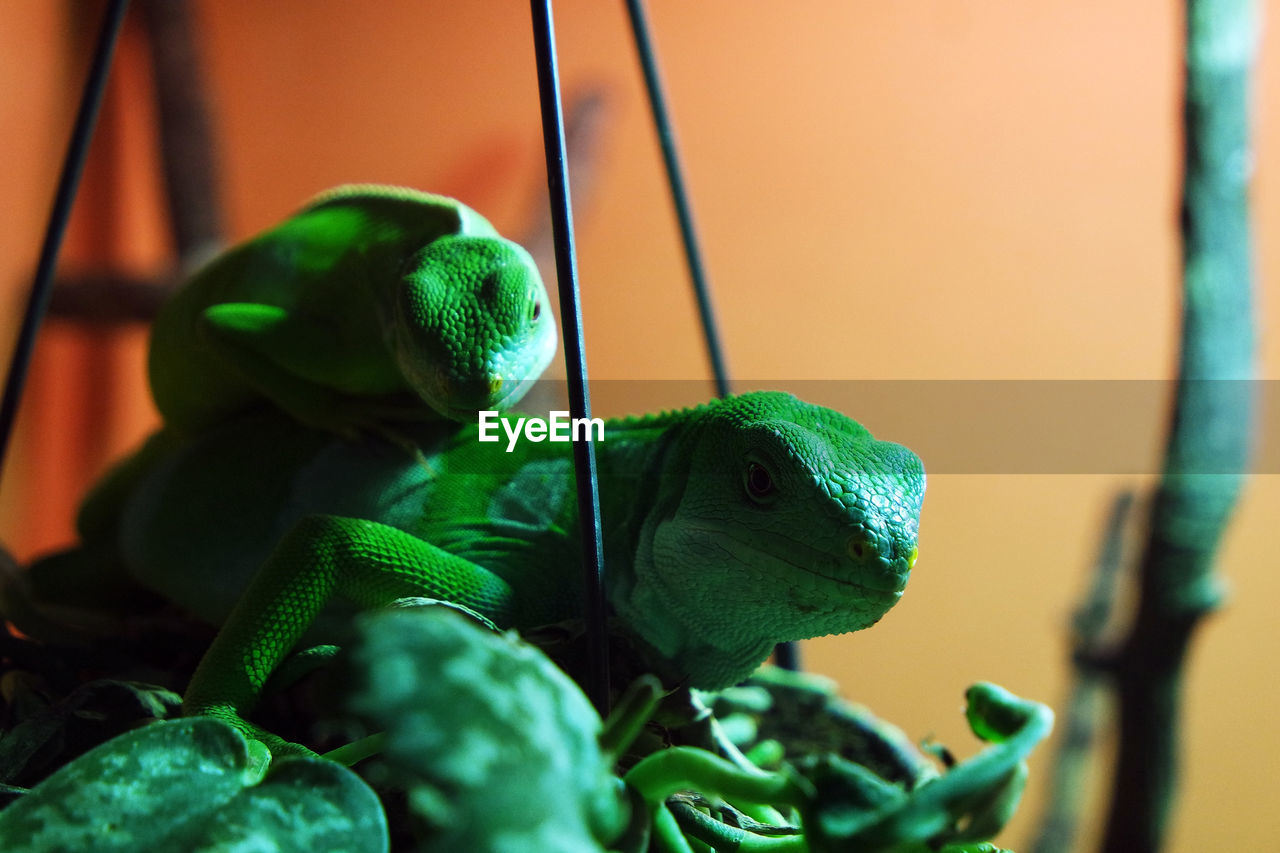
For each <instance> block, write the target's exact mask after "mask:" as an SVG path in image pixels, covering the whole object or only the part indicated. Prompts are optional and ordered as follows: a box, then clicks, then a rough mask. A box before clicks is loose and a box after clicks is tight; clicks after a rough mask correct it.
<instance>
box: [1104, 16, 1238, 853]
mask: <svg viewBox="0 0 1280 853" xmlns="http://www.w3.org/2000/svg"><path fill="white" fill-rule="evenodd" d="M1257 20H1258V17H1257V10H1256V8H1255V4H1254V2H1253V0H1188V2H1187V62H1186V102H1185V116H1184V119H1185V132H1186V141H1185V145H1186V152H1185V157H1186V166H1185V175H1184V179H1183V195H1182V239H1183V289H1184V296H1183V327H1182V351H1181V363H1180V365H1179V374H1178V388H1177V400H1176V402H1175V404H1174V413H1173V423H1172V427H1171V431H1170V434H1169V441H1168V447H1167V449H1166V456H1165V466H1164V474H1163V477H1162V479H1161V483H1160V486H1159V489H1158V490H1157V492H1156V496H1155V501H1154V505H1153V508H1152V518H1151V524H1150V530H1149V534H1148V541H1147V543H1146V549H1145V552H1144V555H1143V558H1142V563H1141V582H1140V598H1139V604H1138V611H1137V615H1136V616H1135V619H1134V624H1133V627H1132V630H1131V632H1130V634H1129V636H1128V637H1127V639H1126V640H1125V642H1124V644H1123V646H1122V647H1121V649H1120V651H1119V654H1118V657H1117V660H1116V670H1115V677H1116V690H1117V693H1118V698H1119V703H1120V737H1119V741H1120V750H1119V755H1118V758H1117V764H1116V773H1115V779H1114V790H1113V794H1112V801H1111V813H1110V815H1109V818H1108V823H1107V829H1106V834H1105V836H1104V839H1103V847H1102V849H1103V850H1104V851H1106V853H1120V851H1125V853H1144V851H1155V850H1158V849H1159V848H1160V846H1161V843H1162V841H1163V839H1164V834H1165V829H1166V824H1167V818H1168V815H1169V811H1170V808H1171V805H1172V803H1173V800H1174V795H1175V792H1176V774H1177V744H1178V703H1179V699H1180V696H1181V691H1182V669H1183V662H1184V659H1185V656H1186V651H1187V647H1188V645H1189V642H1190V639H1191V635H1192V632H1193V630H1194V628H1195V626H1196V625H1197V623H1198V622H1199V621H1200V619H1201V618H1202V617H1203V616H1204V615H1205V614H1207V613H1208V612H1209V611H1211V610H1212V609H1213V608H1214V607H1215V606H1216V605H1217V603H1218V601H1219V597H1220V592H1219V584H1218V581H1217V579H1216V578H1215V577H1214V574H1213V556H1214V553H1215V551H1216V550H1217V546H1218V541H1219V539H1220V538H1221V535H1222V531H1223V529H1224V528H1225V526H1226V524H1227V521H1228V519H1229V517H1230V514H1231V511H1232V509H1233V508H1234V506H1235V502H1236V499H1237V497H1238V495H1239V491H1240V487H1241V484H1242V481H1243V477H1244V470H1245V467H1246V465H1247V461H1248V452H1249V445H1250V442H1251V438H1252V436H1251V427H1252V420H1253V408H1254V406H1253V389H1252V387H1251V386H1252V383H1251V381H1250V380H1252V378H1253V377H1254V372H1255V368H1254V333H1253V327H1252V316H1253V306H1252V277H1253V276H1252V249H1251V241H1250V234H1249V211H1248V201H1247V185H1248V177H1249V171H1250V168H1249V158H1250V152H1249V144H1248V125H1249V122H1248V100H1249V85H1248V84H1249V70H1250V66H1251V64H1252V61H1253V57H1254V53H1255V49H1256V43H1257Z"/></svg>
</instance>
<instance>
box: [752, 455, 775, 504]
mask: <svg viewBox="0 0 1280 853" xmlns="http://www.w3.org/2000/svg"><path fill="white" fill-rule="evenodd" d="M746 484H747V494H749V495H750V496H751V497H752V498H754V499H755V500H757V501H758V500H761V499H763V498H767V497H769V496H771V495H772V494H773V493H774V492H775V491H777V486H775V485H774V482H773V476H772V475H770V474H769V471H768V469H766V468H765V467H764V466H763V465H761V464H760V463H759V462H748V463H747V471H746Z"/></svg>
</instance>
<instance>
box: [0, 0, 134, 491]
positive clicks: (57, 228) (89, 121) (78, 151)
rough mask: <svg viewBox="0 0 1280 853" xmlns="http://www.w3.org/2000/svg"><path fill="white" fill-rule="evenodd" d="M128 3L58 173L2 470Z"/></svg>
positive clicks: (92, 70) (19, 357)
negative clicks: (56, 188) (60, 171)
mask: <svg viewBox="0 0 1280 853" xmlns="http://www.w3.org/2000/svg"><path fill="white" fill-rule="evenodd" d="M128 6H129V0H112V2H111V3H110V5H108V6H107V10H106V13H105V14H104V15H103V17H102V27H101V29H100V30H99V32H98V43H97V47H96V48H95V49H94V53H93V62H92V64H91V65H90V66H89V76H88V78H87V80H86V81H85V86H84V93H83V95H82V96H81V98H80V108H79V111H78V112H77V113H76V121H75V125H74V127H73V128H72V131H71V142H70V144H69V145H68V146H67V154H66V157H65V158H64V159H63V161H62V174H61V175H60V176H59V178H58V190H57V193H56V194H55V195H54V200H53V210H52V211H51V212H50V214H49V224H48V226H47V227H46V229H45V233H44V244H43V245H42V246H41V248H40V260H39V262H38V263H37V265H36V273H35V278H34V280H33V281H32V284H31V294H30V296H29V297H28V298H27V310H26V313H25V314H24V315H23V318H22V326H21V328H20V329H19V331H18V341H17V343H16V344H15V345H14V351H13V358H12V360H11V361H10V362H9V373H8V376H7V378H6V379H5V384H4V399H3V401H0V470H3V467H4V459H5V455H6V453H7V452H8V449H9V439H10V437H11V436H12V434H13V425H14V422H15V421H16V420H17V417H18V404H19V402H21V400H22V391H23V388H24V387H25V386H26V383H27V373H28V369H29V368H30V365H31V353H32V351H33V350H34V348H35V341H36V335H37V333H38V332H39V331H40V324H41V322H42V321H43V320H44V315H45V313H46V311H47V310H48V307H49V298H50V296H51V295H52V293H53V273H54V269H55V267H56V266H57V263H58V251H59V250H60V249H61V248H62V239H63V237H64V236H65V235H66V232H67V221H68V220H69V218H70V216H71V206H72V204H73V203H74V202H75V198H76V190H77V188H78V187H79V186H80V175H81V173H82V172H83V171H84V161H85V157H86V156H87V155H88V153H89V142H90V140H91V139H92V138H93V128H94V125H95V124H96V123H97V119H98V108H99V107H100V106H101V105H102V93H103V91H105V89H106V85H107V75H108V73H109V72H110V70H111V57H112V56H113V54H114V53H115V46H116V41H117V38H118V36H119V35H120V26H121V24H122V23H123V21H124V13H125V10H126V9H127V8H128Z"/></svg>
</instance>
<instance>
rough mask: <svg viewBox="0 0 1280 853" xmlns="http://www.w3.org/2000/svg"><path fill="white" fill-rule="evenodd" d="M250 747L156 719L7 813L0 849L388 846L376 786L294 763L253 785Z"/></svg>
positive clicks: (224, 735)
mask: <svg viewBox="0 0 1280 853" xmlns="http://www.w3.org/2000/svg"><path fill="white" fill-rule="evenodd" d="M254 775H255V774H254V773H253V771H252V769H251V762H250V759H249V747H248V744H247V742H246V741H245V739H244V737H243V736H242V735H240V734H239V733H238V732H236V731H235V730H234V729H232V728H231V727H230V726H228V725H227V724H225V723H223V722H220V721H218V720H212V719H207V718H200V717H195V718H188V719H182V720H173V721H168V722H157V723H153V724H151V725H149V726H145V727H143V728H141V729H138V730H137V731H133V732H129V733H128V734H125V735H122V736H120V737H118V738H115V739H114V740H111V741H108V742H107V743H104V744H102V745H101V746H99V747H97V748H96V749H93V750H91V751H90V752H87V753H85V754H84V755H82V756H81V757H80V758H78V759H76V760H75V761H73V762H71V763H70V764H68V765H66V766H65V767H63V768H62V769H61V770H59V771H58V772H56V773H54V774H53V775H52V776H50V777H49V778H48V779H46V780H45V781H44V782H42V783H40V784H39V785H37V786H36V787H35V788H34V789H33V790H32V791H31V793H29V794H27V795H25V796H24V797H22V798H21V799H19V800H18V801H17V802H15V803H13V804H12V805H10V806H9V807H8V808H6V809H4V810H3V811H0V849H4V850H6V851H9V853H20V851H33V853H34V852H35V851H53V850H95V851H112V850H158V851H163V850H182V851H192V850H215V849H216V850H236V849H244V850H255V851H260V850H307V851H324V850H343V851H382V850H386V849H387V843H388V842H387V827H386V818H385V816H384V815H383V812H382V807H381V804H380V803H379V802H378V798H377V796H376V795H375V794H374V793H373V791H372V790H371V789H370V788H369V787H368V786H367V785H366V784H365V783H364V782H363V781H362V780H360V778H359V777H357V776H356V775H355V774H354V773H352V772H351V771H349V770H347V769H346V768H344V767H341V766H339V765H336V764H333V763H332V762H327V761H323V760H321V759H315V758H296V759H286V760H282V761H280V762H278V763H277V764H276V765H273V767H272V769H271V771H270V772H269V773H268V774H267V775H266V778H264V779H263V780H262V781H261V782H260V783H258V784H254V781H255V780H254V778H253V777H254Z"/></svg>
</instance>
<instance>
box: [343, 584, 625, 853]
mask: <svg viewBox="0 0 1280 853" xmlns="http://www.w3.org/2000/svg"><path fill="white" fill-rule="evenodd" d="M334 674H335V675H336V676H337V678H338V680H339V681H340V682H341V684H342V685H343V686H344V687H345V688H346V689H347V690H348V691H349V693H348V698H347V700H346V709H347V711H348V712H349V713H350V714H352V715H353V716H354V717H356V718H357V719H359V720H361V721H362V722H364V723H365V725H367V726H368V727H369V728H370V729H372V730H383V731H385V733H386V738H385V741H384V753H383V755H382V756H381V762H382V763H383V765H384V767H385V769H386V770H387V771H389V773H390V774H391V775H392V776H393V777H394V778H395V779H397V780H398V783H399V784H401V785H403V786H404V787H405V789H406V790H407V792H408V793H407V800H408V805H409V809H410V811H411V813H412V814H413V816H414V818H415V822H416V826H415V833H416V834H417V835H418V837H419V840H420V841H421V842H422V846H421V847H420V848H419V849H422V850H450V851H452V850H475V851H480V850H485V851H500V850H512V851H516V850H520V851H523V850H539V851H543V850H547V851H550V850H555V851H560V853H577V851H583V853H586V851H599V850H600V849H601V844H600V840H607V839H609V838H612V837H615V836H617V834H618V833H619V832H620V831H621V829H622V824H621V821H622V820H623V819H624V818H625V814H624V810H623V806H622V803H621V802H620V800H619V797H620V791H619V787H620V783H619V782H618V781H617V779H616V778H615V777H614V776H613V775H612V772H611V767H610V765H609V761H608V759H607V758H606V756H604V755H603V754H602V753H601V750H600V747H599V744H598V742H597V737H598V736H599V734H600V731H601V722H600V717H599V716H598V715H597V714H596V713H595V711H594V709H593V708H592V707H591V703H590V702H588V701H587V698H586V696H584V695H583V693H582V690H581V689H580V688H579V687H578V686H577V685H576V684H574V683H573V682H572V681H571V680H570V679H569V678H568V676H566V675H565V674H564V673H563V672H561V671H560V670H559V669H557V668H556V666H555V665H554V664H552V663H551V661H550V660H549V659H548V658H547V657H546V656H545V655H544V654H542V653H541V652H539V651H538V650H537V649H535V648H533V647H532V646H530V645H529V644H528V643H525V642H523V641H522V640H520V639H519V638H518V637H516V636H515V635H514V634H497V633H494V632H493V631H490V630H486V629H485V628H483V627H480V626H479V625H477V624H476V623H474V622H472V621H470V620H468V619H466V618H464V617H463V616H461V615H459V614H458V613H457V612H454V611H453V609H451V608H445V607H436V606H427V607H418V608H413V609H402V610H382V611H378V612H374V613H367V614H362V615H361V616H360V618H359V619H358V620H357V636H356V638H355V639H354V641H352V642H351V643H348V644H347V645H345V646H344V652H343V657H342V658H341V659H340V663H339V668H338V670H337V671H336V672H335V673H334ZM366 772H368V773H371V774H374V773H375V772H376V771H375V770H372V769H370V770H367V771H366ZM370 778H372V776H371V777H370Z"/></svg>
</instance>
